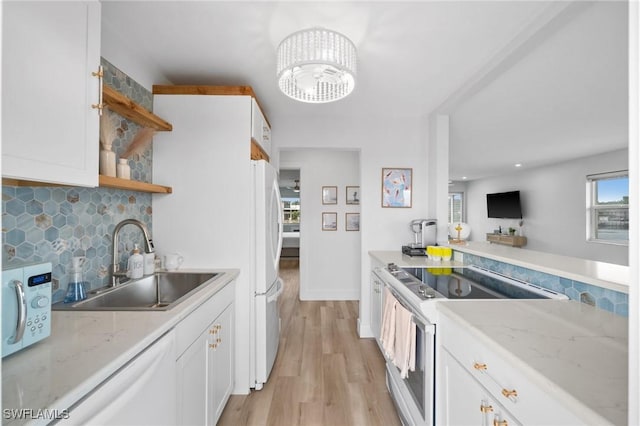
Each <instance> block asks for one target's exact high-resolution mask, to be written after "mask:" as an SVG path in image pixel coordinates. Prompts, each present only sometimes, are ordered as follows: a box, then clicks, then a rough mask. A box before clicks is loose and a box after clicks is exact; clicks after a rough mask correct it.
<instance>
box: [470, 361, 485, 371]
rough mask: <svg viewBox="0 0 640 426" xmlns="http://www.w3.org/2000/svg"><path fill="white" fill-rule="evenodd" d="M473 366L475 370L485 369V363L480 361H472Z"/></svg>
mask: <svg viewBox="0 0 640 426" xmlns="http://www.w3.org/2000/svg"><path fill="white" fill-rule="evenodd" d="M473 368H475V369H476V370H479V371H486V369H487V364H482V363H479V362H474V363H473Z"/></svg>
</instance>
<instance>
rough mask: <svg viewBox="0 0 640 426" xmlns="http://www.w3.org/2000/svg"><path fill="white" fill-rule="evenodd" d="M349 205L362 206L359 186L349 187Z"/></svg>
mask: <svg viewBox="0 0 640 426" xmlns="http://www.w3.org/2000/svg"><path fill="white" fill-rule="evenodd" d="M347 204H360V187H359V186H347Z"/></svg>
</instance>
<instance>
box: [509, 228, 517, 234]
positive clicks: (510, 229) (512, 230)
mask: <svg viewBox="0 0 640 426" xmlns="http://www.w3.org/2000/svg"><path fill="white" fill-rule="evenodd" d="M509 235H516V228H511V227H510V228H509Z"/></svg>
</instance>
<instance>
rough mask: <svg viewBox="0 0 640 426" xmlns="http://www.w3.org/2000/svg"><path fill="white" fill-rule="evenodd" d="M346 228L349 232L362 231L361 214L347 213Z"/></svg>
mask: <svg viewBox="0 0 640 426" xmlns="http://www.w3.org/2000/svg"><path fill="white" fill-rule="evenodd" d="M344 216H345V220H344V227H345V230H347V231H359V230H360V213H345V214H344Z"/></svg>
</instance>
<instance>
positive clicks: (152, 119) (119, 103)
mask: <svg viewBox="0 0 640 426" xmlns="http://www.w3.org/2000/svg"><path fill="white" fill-rule="evenodd" d="M102 96H103V100H104V103H105V104H106V105H107V106H108V107H109V109H110V110H111V111H113V112H116V113H118V114H120V115H121V116H123V117H125V118H128V119H129V120H131V121H133V122H134V123H137V124H139V125H141V126H143V127H149V128H151V129H155V130H158V131H164V132H168V131H171V130H173V126H172V125H171V124H170V123H168V122H166V121H165V120H163V119H162V118H160V117H158V116H157V115H155V114H154V113H152V112H151V111H149V110H147V109H146V108H144V107H143V106H141V105H139V104H137V103H135V102H134V101H132V100H131V99H129V98H127V97H126V96H124V95H123V94H121V93H119V92H117V91H116V90H115V89H113V88H111V87H109V86H103V87H102Z"/></svg>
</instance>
